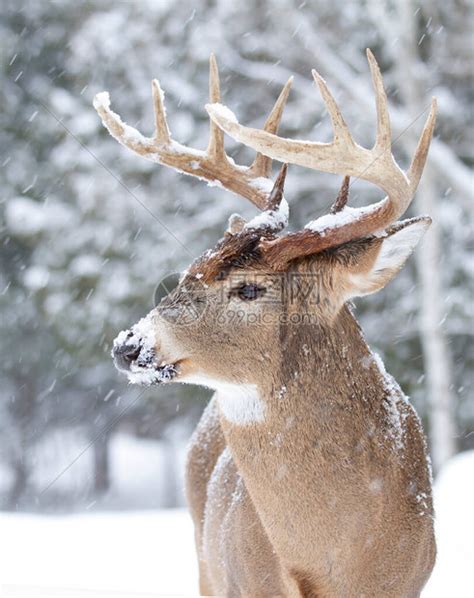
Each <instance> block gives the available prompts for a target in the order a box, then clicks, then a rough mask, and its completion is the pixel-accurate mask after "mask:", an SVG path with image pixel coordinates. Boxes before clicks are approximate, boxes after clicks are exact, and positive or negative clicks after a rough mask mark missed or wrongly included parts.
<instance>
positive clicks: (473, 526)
mask: <svg viewBox="0 0 474 598" xmlns="http://www.w3.org/2000/svg"><path fill="white" fill-rule="evenodd" d="M434 498H435V509H436V534H437V542H438V559H437V563H436V566H435V569H434V572H433V575H432V577H431V579H430V581H429V582H428V584H427V587H426V589H425V590H424V591H423V593H422V598H445V596H453V597H456V598H464V597H466V598H467V597H468V596H470V595H471V593H470V592H471V590H472V563H474V543H473V542H472V538H473V537H474V519H473V517H472V505H473V504H474V451H470V452H466V453H462V454H460V455H458V456H456V457H455V458H454V459H452V461H451V462H450V463H448V464H447V465H446V467H445V469H444V470H443V471H442V472H441V473H440V475H439V477H438V480H437V483H436V485H435V492H434ZM0 537H1V538H2V541H1V543H0V563H1V564H2V567H1V568H0V589H1V590H2V592H3V593H2V596H5V597H10V596H20V595H21V596H35V597H36V598H38V597H39V596H41V597H44V598H46V597H47V598H51V597H52V596H62V597H65V596H82V595H86V596H94V597H96V598H102V597H104V598H105V596H107V597H108V598H115V597H117V598H118V597H119V596H128V597H130V598H133V597H134V596H141V595H143V593H146V595H149V594H152V595H154V596H177V595H179V596H198V589H197V566H196V559H195V556H194V541H193V530H192V524H191V520H190V518H189V516H188V514H187V513H186V512H185V511H182V510H163V511H148V512H121V513H95V514H87V515H85V514H81V515H69V516H45V515H24V514H10V513H1V514H0ZM81 590H82V591H81ZM86 590H89V591H88V592H86Z"/></svg>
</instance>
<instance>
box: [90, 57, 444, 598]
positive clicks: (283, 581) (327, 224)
mask: <svg viewBox="0 0 474 598" xmlns="http://www.w3.org/2000/svg"><path fill="white" fill-rule="evenodd" d="M368 59H369V64H370V69H371V72H372V79H373V84H374V88H375V97H376V106H377V136H376V142H375V146H374V147H373V149H370V150H369V149H364V148H362V147H360V146H359V145H357V144H356V142H355V141H354V139H353V137H352V136H351V134H350V132H349V130H348V128H347V126H346V124H345V122H344V120H343V117H342V116H341V113H340V111H339V109H338V107H337V105H336V103H335V101H334V99H333V97H332V95H331V94H330V92H329V90H328V88H327V86H326V83H325V82H324V80H323V79H322V78H321V77H320V76H319V75H318V74H317V73H314V78H315V80H316V83H317V84H318V86H319V89H320V91H321V94H322V97H323V99H324V101H325V103H326V107H327V110H328V113H329V115H330V117H331V120H332V125H333V129H334V140H333V142H332V143H314V142H309V141H293V140H290V139H282V138H280V137H278V136H277V129H278V125H279V122H280V119H281V115H282V111H283V107H284V104H285V102H286V99H287V96H288V93H289V88H290V84H291V82H290V81H289V82H288V84H287V85H286V86H285V88H284V89H283V91H282V93H281V95H280V97H279V98H278V100H277V102H276V104H275V107H274V108H273V110H272V112H271V114H270V116H269V118H268V119H267V121H266V123H265V125H264V127H263V130H255V129H249V128H246V127H243V126H241V125H240V124H238V122H237V120H236V118H235V117H234V115H233V114H232V113H231V112H230V111H229V110H228V109H227V108H225V107H223V106H221V105H220V104H219V103H218V102H219V101H220V92H219V82H218V73H217V66H216V62H215V59H214V58H213V57H211V71H210V99H211V102H212V103H211V104H210V105H208V106H207V110H208V112H209V114H210V116H211V134H210V142H209V146H208V148H207V150H206V151H197V150H194V149H189V148H187V147H184V146H182V145H180V144H179V143H177V142H175V141H173V140H172V139H171V137H170V134H169V130H168V126H167V123H166V118H165V109H164V106H163V99H162V93H161V90H160V87H159V84H158V82H157V81H154V82H153V97H154V107H155V116H156V132H155V135H154V136H153V137H151V138H146V137H143V136H142V135H140V134H139V133H138V132H137V131H136V130H135V129H132V128H131V127H129V126H128V125H126V124H125V123H123V122H122V121H121V119H120V117H119V116H118V115H117V114H115V113H114V112H112V111H111V109H110V107H109V100H108V95H107V94H100V95H99V96H97V98H96V100H95V106H96V109H97V110H98V112H99V114H100V116H101V118H102V120H103V122H104V124H105V126H106V127H107V128H108V130H109V131H110V133H111V134H112V135H113V136H114V137H115V138H116V139H117V140H118V141H120V143H122V144H124V145H125V146H126V147H128V148H130V149H131V150H133V151H134V152H135V153H137V154H139V155H141V156H143V157H145V158H148V159H150V160H153V161H156V162H158V163H160V164H165V165H168V166H171V167H173V168H175V169H177V170H179V171H181V172H185V173H187V174H190V175H192V176H197V177H199V178H201V179H204V180H207V181H209V182H212V183H219V184H220V185H222V186H223V187H224V188H226V189H229V190H231V191H233V192H235V193H236V194H238V195H241V196H243V197H245V198H246V199H248V200H250V201H251V202H252V203H253V204H254V205H255V206H256V207H257V208H259V209H260V210H261V212H262V213H261V214H259V215H258V216H256V217H255V218H253V219H252V220H250V221H249V222H245V221H244V220H243V219H242V218H241V217H239V216H233V217H231V219H230V224H229V228H228V230H227V231H226V234H225V236H224V237H223V239H221V240H220V241H219V242H218V244H217V245H216V247H215V248H214V249H213V250H211V251H207V252H205V253H204V254H203V255H202V256H201V257H199V258H198V259H197V260H196V261H195V262H194V263H192V264H191V266H190V267H189V269H188V270H187V271H186V272H185V273H184V274H183V276H182V278H181V280H180V282H179V284H178V286H177V288H176V289H175V290H174V291H173V292H171V293H170V295H169V296H168V297H166V298H165V299H164V300H163V301H162V302H161V303H160V305H159V306H158V307H157V308H155V309H154V310H153V311H152V312H151V313H150V314H149V315H148V316H146V317H145V318H143V319H142V320H140V322H138V323H137V324H135V325H134V326H132V328H131V329H130V330H129V331H125V332H122V333H120V335H119V336H118V337H117V339H116V340H115V342H114V349H113V353H114V356H115V361H116V364H117V367H118V368H119V369H120V370H124V371H125V372H126V373H127V374H128V376H129V378H130V380H131V381H132V382H139V383H144V384H152V383H159V382H170V381H173V382H187V383H191V384H201V385H204V386H206V387H209V388H212V389H215V390H216V392H215V394H214V397H213V398H212V399H211V401H210V403H209V405H208V407H207V409H206V411H205V413H204V415H203V417H202V419H201V421H200V423H199V425H198V427H197V430H196V431H195V433H194V436H193V439H192V442H191V447H190V450H189V458H188V464H187V474H186V475H187V496H188V500H189V506H190V509H191V513H192V517H193V520H194V525H195V537H196V545H197V553H198V559H199V569H200V590H201V593H202V594H204V595H216V594H218V595H226V596H249V597H257V596H313V597H315V596H317V597H323V596H331V597H341V598H347V597H355V596H358V597H362V596H365V597H369V596H370V597H377V598H382V597H387V596H393V597H395V596H396V597H397V598H399V597H408V596H419V594H420V591H421V589H422V587H423V586H424V584H425V582H426V580H427V579H428V577H429V575H430V572H431V570H432V567H433V564H434V560H435V552H436V549H435V540H434V535H433V509H432V500H431V485H430V471H429V465H428V464H427V455H426V444H425V439H424V436H423V432H422V429H421V425H420V421H419V419H418V417H417V415H416V413H415V411H414V410H413V407H412V406H411V405H410V404H409V402H408V401H407V399H406V398H405V396H404V395H403V393H402V391H401V390H400V388H399V386H398V385H397V383H396V382H395V381H394V380H393V379H392V378H391V377H390V376H389V375H388V374H387V373H386V372H385V370H384V368H383V365H382V363H381V361H380V360H379V359H378V358H377V356H375V355H374V354H373V353H372V352H371V351H370V349H369V347H368V346H367V344H366V342H365V340H364V336H363V334H362V332H361V330H360V328H359V326H358V324H357V322H356V320H355V318H354V316H353V313H352V309H351V306H350V301H351V299H352V298H353V297H357V296H361V295H367V294H370V293H374V292H375V291H378V290H379V289H381V288H382V287H384V286H385V285H386V284H387V282H389V281H390V280H391V279H392V277H394V276H395V274H396V273H397V272H398V271H399V270H400V269H401V268H402V266H403V264H404V263H405V261H406V259H407V258H408V256H409V255H410V254H411V252H412V250H413V248H414V247H415V245H416V244H417V242H418V241H419V239H420V238H421V237H422V235H423V233H424V232H425V230H426V229H427V228H428V226H429V224H430V219H429V218H428V217H417V218H412V219H410V220H403V221H400V222H397V220H398V218H399V217H400V216H401V215H402V214H403V213H404V212H405V210H406V209H407V208H408V206H409V204H410V202H411V200H412V198H413V195H414V193H415V190H416V187H417V185H418V182H419V179H420V176H421V173H422V170H423V167H424V163H425V160H426V156H427V152H428V147H429V144H430V140H431V136H432V133H433V128H434V124H435V112H436V106H435V103H434V102H433V105H432V108H431V112H430V115H429V117H428V120H427V122H426V125H425V127H424V130H423V133H422V135H421V139H420V142H419V144H418V147H417V149H416V153H415V157H414V159H413V161H412V164H411V166H410V168H409V170H408V172H407V174H405V173H403V172H402V171H401V170H400V168H399V167H398V165H397V164H396V162H395V161H394V159H393V156H392V153H391V133H390V122H389V116H388V111H387V99H386V95H385V91H384V88H383V84H382V79H381V74H380V71H379V69H378V66H377V63H376V62H375V59H374V58H373V56H372V54H371V53H370V52H368ZM223 131H225V132H227V133H228V134H229V135H231V136H232V137H233V138H234V139H236V140H238V141H241V142H243V143H244V144H245V145H248V146H250V147H251V148H253V149H255V150H256V151H257V152H258V154H257V157H256V159H255V161H254V163H253V164H252V166H250V167H249V168H246V167H243V166H239V165H237V164H235V163H234V161H233V160H231V159H230V158H229V157H227V156H226V154H225V151H224V142H223ZM272 158H276V159H278V160H281V161H283V162H285V163H292V164H299V165H300V166H306V167H308V168H313V169H318V170H322V171H325V172H330V173H336V174H340V175H344V177H345V179H344V185H343V188H342V189H341V193H340V194H339V197H338V199H337V200H336V203H335V204H334V206H333V208H332V210H331V213H330V214H328V215H326V216H323V217H321V218H319V219H317V220H315V221H313V222H311V223H310V224H308V225H307V226H306V228H305V229H304V230H301V231H298V232H293V233H288V234H282V229H283V227H284V226H285V224H286V221H287V217H288V206H287V203H286V201H285V199H284V198H283V183H284V178H285V174H286V166H283V168H282V170H281V171H280V175H279V176H278V178H277V180H276V183H275V185H274V186H273V188H272V185H271V184H270V185H269V176H270V173H271V159H272ZM348 175H350V176H356V177H360V178H363V179H365V180H367V181H370V182H372V183H375V184H376V185H377V186H378V187H380V188H381V189H383V190H384V191H385V193H386V194H387V197H386V198H385V199H383V200H381V201H379V202H378V203H376V204H374V205H371V206H369V207H365V208H360V209H352V208H349V207H346V206H345V203H346V201H347V186H348V185H347V183H348V178H347V177H348ZM308 281H309V282H308ZM308 285H309V286H308Z"/></svg>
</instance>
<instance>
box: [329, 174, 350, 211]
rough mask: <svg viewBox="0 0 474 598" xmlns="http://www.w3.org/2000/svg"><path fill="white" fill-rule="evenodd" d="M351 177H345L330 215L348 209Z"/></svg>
mask: <svg viewBox="0 0 474 598" xmlns="http://www.w3.org/2000/svg"><path fill="white" fill-rule="evenodd" d="M350 180H351V177H350V176H345V177H344V179H343V181H342V185H341V188H340V189H339V193H338V194H337V197H336V199H335V201H334V203H333V204H332V206H331V209H330V210H329V213H330V214H337V213H338V212H342V210H343V209H344V208H345V207H346V204H347V202H348V200H349V183H350Z"/></svg>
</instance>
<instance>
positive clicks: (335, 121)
mask: <svg viewBox="0 0 474 598" xmlns="http://www.w3.org/2000/svg"><path fill="white" fill-rule="evenodd" d="M367 59H368V62H369V66H370V69H371V73H372V79H373V84H374V89H375V96H376V107H377V137H376V142H375V145H374V147H373V148H372V149H370V150H369V149H366V148H363V147H361V146H359V145H358V144H356V143H355V141H354V140H353V138H352V135H351V134H350V132H349V130H348V128H347V125H346V123H345V121H344V119H343V117H342V115H341V112H340V110H339V107H338V105H337V103H336V101H335V100H334V98H333V96H332V95H331V93H330V91H329V89H328V87H327V85H326V83H325V81H324V79H323V78H322V77H321V76H320V75H319V74H318V73H316V72H313V76H314V79H315V81H316V83H317V84H318V86H319V89H320V91H321V95H322V98H323V100H324V102H325V104H326V107H327V110H328V113H329V116H330V118H331V121H332V125H333V129H334V140H333V141H332V142H331V143H318V142H311V141H302V140H291V139H285V138H281V137H278V136H277V135H274V134H271V133H268V132H267V131H260V130H257V129H252V128H249V127H244V126H242V125H241V124H239V122H238V121H237V119H236V118H235V117H234V115H233V114H232V112H230V111H228V109H226V108H221V107H219V106H218V105H214V106H210V107H209V109H208V112H209V113H210V114H211V118H213V119H214V120H215V121H216V123H217V124H218V125H219V126H220V127H221V128H222V129H223V130H224V131H225V132H227V133H228V134H229V135H231V136H232V137H233V138H234V139H236V140H237V141H240V142H241V143H244V144H245V145H248V146H249V147H251V148H253V149H254V150H256V151H257V152H261V153H263V154H265V155H266V156H268V157H271V158H273V159H276V160H280V161H282V162H288V163H290V164H297V165H299V166H303V167H306V168H312V169H315V170H320V171H323V172H330V173H333V174H342V175H345V176H354V177H357V178H361V179H364V180H366V181H369V182H371V183H373V184H375V185H377V186H379V187H380V188H381V189H383V190H384V191H385V193H386V194H387V197H385V199H383V200H381V201H379V202H378V203H376V204H373V205H371V206H368V207H365V208H358V209H353V210H351V211H349V210H347V212H346V213H345V214H344V216H341V217H339V215H338V214H337V213H335V212H336V210H339V207H340V205H342V203H343V198H339V199H341V201H340V202H339V200H338V201H337V202H336V205H335V206H334V210H333V213H332V214H330V215H327V216H323V217H322V219H320V220H315V221H313V222H311V223H309V224H308V225H307V228H306V229H305V230H304V231H301V233H294V234H291V235H287V236H286V237H281V238H279V239H275V240H274V241H267V242H266V249H267V250H268V252H269V253H268V255H269V256H270V257H271V258H272V259H273V258H275V260H278V259H279V258H278V251H279V247H282V246H285V247H286V248H287V249H288V246H289V245H292V244H294V248H293V249H291V250H289V251H287V252H286V255H292V254H295V255H297V254H298V252H299V255H303V254H304V255H309V254H310V253H315V252H317V251H320V250H322V249H325V248H328V247H331V246H334V245H339V244H341V243H345V242H347V241H350V240H351V239H354V238H361V237H364V236H368V235H371V234H374V233H377V232H379V231H382V230H385V229H386V228H387V227H388V226H389V225H390V224H391V223H392V222H394V221H395V220H396V219H398V218H399V217H400V216H401V215H402V214H403V213H404V212H405V210H406V209H407V208H408V206H409V205H410V202H411V200H412V198H413V195H414V193H415V190H416V186H417V184H418V182H419V179H420V176H421V172H422V169H423V166H424V163H425V160H426V155H427V152H428V147H429V142H430V140H431V136H432V133H433V129H434V120H435V112H436V107H435V104H433V106H432V110H431V113H430V116H429V117H428V121H427V124H426V126H425V128H424V130H423V133H422V136H421V139H420V142H419V144H418V148H417V150H416V153H415V157H414V159H413V162H412V165H411V167H410V169H409V171H408V177H407V175H406V174H405V173H404V172H403V171H402V170H401V169H400V167H399V166H398V164H397V163H396V162H395V160H394V158H393V155H392V152H391V131H390V119H389V115H388V107H387V97H386V93H385V90H384V87H383V83H382V76H381V74H380V70H379V68H378V65H377V63H376V61H375V58H374V57H373V55H372V53H371V52H370V51H368V52H367ZM340 211H342V210H340Z"/></svg>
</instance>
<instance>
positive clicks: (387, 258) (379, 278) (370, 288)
mask: <svg viewBox="0 0 474 598" xmlns="http://www.w3.org/2000/svg"><path fill="white" fill-rule="evenodd" d="M430 224H431V218H428V217H425V216H423V217H419V218H411V219H410V220H403V221H402V222H397V223H396V224H395V225H393V226H391V227H389V228H388V229H387V230H386V231H385V236H384V237H381V238H375V239H373V240H372V241H371V242H370V243H369V244H368V245H366V247H365V249H364V250H363V251H362V255H359V256H358V258H357V259H355V260H353V261H352V263H351V264H350V265H348V266H346V268H345V273H344V279H345V280H344V287H345V291H346V300H347V299H350V298H351V297H361V296H363V295H370V294H371V293H376V292H377V291H380V289H383V287H384V286H385V285H386V284H387V283H388V282H390V281H391V280H392V278H393V277H394V276H395V275H396V274H397V273H398V272H399V271H400V270H401V269H402V268H403V266H404V265H405V262H406V261H407V259H408V257H409V256H410V255H411V253H412V252H413V250H414V249H415V247H416V245H417V244H418V241H419V240H420V239H421V238H422V237H423V235H424V234H425V232H426V231H427V229H428V227H429V226H430Z"/></svg>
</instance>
